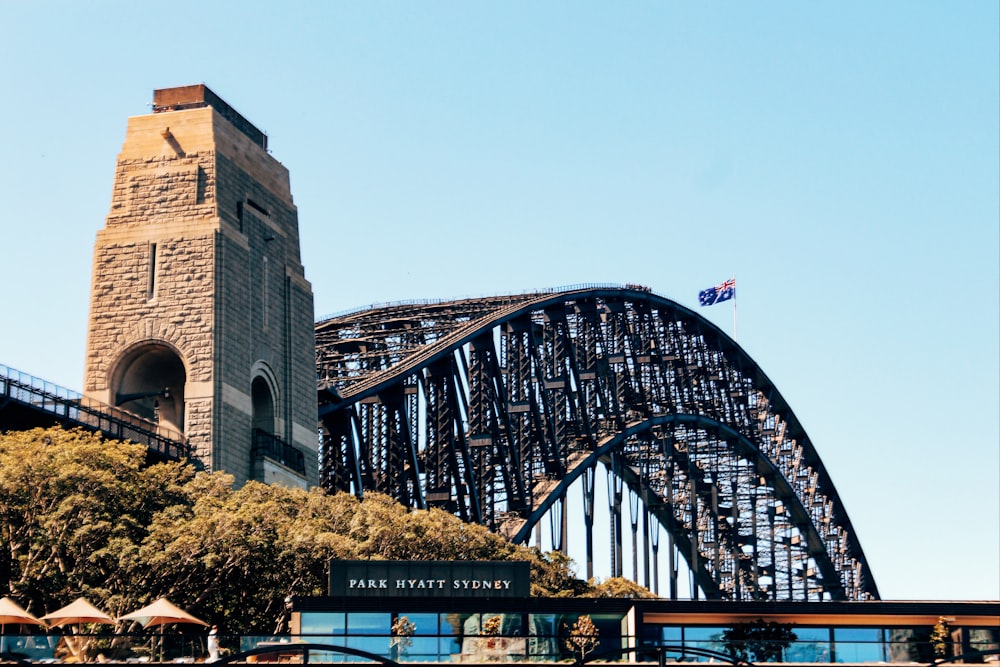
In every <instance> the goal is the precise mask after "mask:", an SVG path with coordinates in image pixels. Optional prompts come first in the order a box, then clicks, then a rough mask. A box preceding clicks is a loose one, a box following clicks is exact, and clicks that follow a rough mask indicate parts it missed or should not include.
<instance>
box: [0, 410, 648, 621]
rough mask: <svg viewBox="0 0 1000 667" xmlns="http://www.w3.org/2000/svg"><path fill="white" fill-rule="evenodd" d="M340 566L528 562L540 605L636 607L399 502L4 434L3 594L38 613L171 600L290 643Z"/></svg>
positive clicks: (559, 565) (564, 561) (108, 446)
mask: <svg viewBox="0 0 1000 667" xmlns="http://www.w3.org/2000/svg"><path fill="white" fill-rule="evenodd" d="M331 558H342V559H368V558H371V559H386V560H405V559H412V560H524V561H528V562H529V563H530V566H531V579H532V594H533V595H543V596H559V595H582V594H592V595H605V596H628V597H634V596H636V591H635V590H633V589H632V588H631V587H622V586H618V585H614V586H608V585H605V586H603V587H598V588H596V589H595V588H592V587H591V586H589V585H588V584H586V583H585V582H583V581H581V580H580V579H578V578H577V577H576V576H575V575H574V573H573V563H572V561H571V560H569V558H568V557H566V556H565V555H564V554H561V553H559V552H547V553H543V552H541V551H539V550H538V549H534V548H528V547H523V546H518V545H515V544H512V543H510V542H508V541H506V540H504V539H503V538H502V537H500V536H498V535H496V534H494V533H491V532H490V531H489V530H487V529H486V528H484V527H482V526H478V525H474V524H468V523H465V522H463V521H461V520H460V519H458V518H457V517H455V516H453V515H451V514H448V513H447V512H444V511H442V510H437V509H431V510H426V511H424V510H409V509H408V508H406V507H404V506H403V505H401V504H399V503H397V502H396V501H395V500H393V499H392V498H390V497H388V496H384V495H379V494H371V493H370V494H366V496H365V499H364V500H363V501H362V500H359V499H358V498H356V497H355V496H353V495H350V494H343V493H341V494H333V495H330V494H327V493H325V492H323V491H322V490H320V489H314V490H311V491H304V490H300V489H290V488H286V487H283V486H268V485H264V484H261V483H257V482H249V483H247V484H245V485H244V486H242V487H240V488H234V486H233V479H232V477H231V476H229V475H226V474H224V473H219V472H215V473H206V472H196V471H195V469H194V468H193V466H191V465H188V464H183V463H164V464H155V465H147V464H146V451H145V448H144V447H142V446H141V445H133V444H128V443H122V442H117V441H109V440H104V439H102V438H101V437H100V436H98V435H94V434H91V433H87V432H84V431H81V430H63V429H61V428H58V427H56V428H51V429H35V430H32V431H24V432H11V433H7V434H3V435H0V586H2V587H3V588H4V589H5V591H4V594H9V595H11V596H13V597H15V598H17V599H19V600H21V601H22V602H24V603H26V606H27V608H28V609H29V611H32V612H33V613H36V614H39V615H41V614H45V613H47V612H50V611H53V610H55V609H56V608H58V607H60V606H62V605H64V604H66V603H68V602H70V601H72V600H73V599H75V598H76V597H79V596H81V595H83V596H86V597H87V598H88V599H90V600H91V601H93V602H95V604H99V605H101V606H103V608H104V609H106V610H107V611H108V612H109V613H110V614H112V615H114V616H120V615H122V614H125V613H127V612H129V611H132V610H134V609H136V608H138V607H140V606H142V605H144V604H147V603H149V602H152V601H153V600H155V599H156V598H158V597H162V596H166V597H168V598H170V599H171V600H172V601H174V602H175V603H177V604H179V605H180V606H182V607H184V608H186V609H188V610H189V611H191V612H192V613H194V614H195V615H197V616H199V617H200V618H203V619H204V620H206V621H210V622H213V623H218V624H220V625H222V626H223V627H225V628H226V630H227V631H228V632H233V633H254V632H257V633H271V632H280V631H283V630H285V624H286V623H287V620H288V619H287V618H286V616H285V614H286V611H285V606H284V600H285V598H286V597H287V596H290V595H306V596H308V595H322V594H324V593H325V592H326V586H327V564H328V562H329V560H330V559H331Z"/></svg>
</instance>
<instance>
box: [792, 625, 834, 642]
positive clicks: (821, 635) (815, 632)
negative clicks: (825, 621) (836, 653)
mask: <svg viewBox="0 0 1000 667" xmlns="http://www.w3.org/2000/svg"><path fill="white" fill-rule="evenodd" d="M792 632H794V633H795V637H796V638H797V639H798V641H806V642H828V641H830V628H804V627H801V626H798V625H796V626H793V627H792Z"/></svg>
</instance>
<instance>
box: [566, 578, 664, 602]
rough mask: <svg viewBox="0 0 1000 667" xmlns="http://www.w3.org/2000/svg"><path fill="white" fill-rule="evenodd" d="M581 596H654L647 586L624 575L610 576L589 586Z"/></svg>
mask: <svg viewBox="0 0 1000 667" xmlns="http://www.w3.org/2000/svg"><path fill="white" fill-rule="evenodd" d="M582 597H588V598H655V597H656V596H655V595H653V593H651V592H650V591H649V589H648V588H646V587H644V586H640V585H639V584H637V583H635V582H634V581H632V580H630V579H625V578H624V577H610V578H608V579H605V580H604V581H601V582H599V583H597V584H594V585H592V586H591V590H589V591H587V592H585V593H584V594H583V595H582Z"/></svg>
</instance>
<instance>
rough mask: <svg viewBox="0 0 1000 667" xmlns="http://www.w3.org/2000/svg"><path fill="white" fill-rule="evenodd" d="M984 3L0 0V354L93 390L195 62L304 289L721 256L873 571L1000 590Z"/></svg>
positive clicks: (589, 275)
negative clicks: (237, 132) (109, 292)
mask: <svg viewBox="0 0 1000 667" xmlns="http://www.w3.org/2000/svg"><path fill="white" fill-rule="evenodd" d="M998 8H1000V3H997V2H995V1H993V0H958V1H956V2H939V1H936V0H935V1H933V2H925V1H919V0H905V1H880V2H861V1H848V2H767V1H762V2H739V3H737V2H725V3H723V2H704V3H694V2H680V1H676V2H674V1H666V0H664V1H657V2H646V1H637V2H629V3H605V2H588V1H580V2H557V1H554V2H517V1H514V2H508V1H505V2H378V1H375V2H353V3H346V2H333V1H331V2H309V3H306V2H297V1H295V0H291V1H284V2H280V3H278V2H274V3H261V2H253V1H249V0H241V1H239V2H219V1H215V2H213V1H206V0H198V1H197V2H192V1H187V0H177V1H174V2H170V3H150V2H134V1H129V2H117V1H115V2H112V1H102V2H87V3H84V2H70V1H68V0H67V1H66V2H47V1H45V0H32V1H31V2H27V1H25V2H14V1H13V0H0V91H2V92H0V95H2V103H0V128H2V130H0V131H2V133H3V153H2V155H3V158H2V162H0V196H2V201H3V208H2V212H0V230H2V236H0V248H2V255H0V258H2V259H0V266H2V267H3V274H4V286H5V289H4V294H3V308H2V310H0V313H2V318H3V319H2V326H0V364H6V365H8V366H12V367H15V368H17V369H20V370H22V371H25V372H28V373H31V374H33V375H36V376H39V377H42V378H44V379H47V380H50V381H52V382H55V383H57V384H60V385H63V386H67V387H69V388H71V389H76V390H79V389H80V388H81V387H82V377H83V362H84V358H83V357H84V348H85V338H86V319H87V309H88V299H89V282H90V271H91V256H92V247H93V242H94V238H95V234H96V233H97V231H98V230H99V229H100V228H101V227H102V226H103V224H104V218H105V216H106V215H107V213H108V208H109V203H110V195H111V185H112V178H113V174H114V166H115V159H116V155H117V153H118V151H119V150H120V148H121V144H122V141H123V139H124V136H125V125H126V119H127V117H129V116H134V115H142V114H145V113H148V112H149V103H150V102H151V101H152V91H153V89H155V88H165V87H170V86H177V85H187V84H193V83H205V84H207V85H208V86H209V87H211V88H212V89H213V90H214V91H215V92H216V93H218V94H219V95H220V96H221V97H223V98H224V99H225V100H227V101H228V102H229V103H230V104H231V105H232V106H234V107H235V108H236V109H238V110H239V111H240V112H241V113H243V115H245V116H246V117H247V118H248V119H249V120H250V121H251V122H253V123H255V124H256V125H257V126H258V127H260V128H261V129H263V130H264V131H265V132H267V133H268V135H269V141H270V146H271V149H272V152H273V154H274V156H275V157H276V158H277V159H278V160H280V161H281V162H282V163H283V164H285V165H286V166H287V167H288V168H289V170H290V172H291V178H292V191H293V194H294V197H295V201H296V204H297V205H298V209H299V224H300V229H301V235H302V239H303V246H304V247H303V261H304V264H305V268H306V276H307V278H308V279H309V280H310V281H311V282H312V285H313V289H314V292H315V296H316V315H317V318H319V317H321V316H322V315H324V314H328V313H333V312H336V311H340V310H343V309H346V308H351V307H355V306H361V305H364V304H367V303H373V302H384V301H394V300H401V299H419V298H441V297H453V296H467V295H483V294H498V293H505V292H516V291H524V290H528V289H532V288H537V287H554V286H559V285H566V284H571V283H579V282H620V283H625V282H632V283H642V284H645V285H648V286H649V287H651V288H652V289H653V290H654V291H655V292H657V293H659V294H661V295H663V296H666V297H668V298H671V299H674V300H675V301H677V302H679V303H681V304H683V305H686V306H689V307H691V308H695V309H698V308H699V307H698V305H697V293H698V291H699V290H700V289H703V288H706V287H709V286H711V285H714V284H716V283H718V282H721V281H722V280H724V279H726V278H729V277H731V276H735V277H736V279H737V281H738V289H737V294H738V299H737V301H738V340H739V343H740V344H741V345H742V346H743V347H744V348H745V349H746V351H747V352H748V353H749V354H750V355H751V356H752V357H753V358H754V359H755V360H756V361H757V362H758V363H759V364H760V365H761V367H762V368H763V369H764V371H765V372H766V373H767V374H768V376H769V377H770V378H771V379H772V380H773V381H774V383H775V384H776V385H777V386H778V388H779V389H780V390H781V392H782V394H783V395H784V396H785V398H786V399H787V400H788V401H789V402H790V404H791V406H792V409H793V410H794V411H795V413H796V415H797V416H798V417H799V419H800V420H801V422H802V423H803V424H804V426H805V428H806V430H807V431H808V433H809V435H810V437H811V438H812V440H813V442H814V443H815V445H816V447H817V449H818V450H819V452H820V455H821V456H822V457H823V460H824V462H825V464H826V465H827V467H828V469H829V470H830V473H831V475H832V477H833V479H834V481H835V483H836V485H837V488H838V491H839V492H840V495H841V497H842V498H843V500H844V502H845V504H846V507H847V510H848V512H849V514H850V515H851V518H852V520H853V522H854V524H855V526H856V528H857V530H858V533H859V535H860V538H861V541H862V544H863V546H864V548H865V550H866V553H867V556H868V559H869V561H870V562H871V565H872V567H873V569H874V572H875V575H876V580H877V582H878V584H879V586H880V588H881V591H882V594H883V597H885V598H892V599H949V598H950V599H1000V580H998V577H1000V496H998V487H1000V432H998V428H1000V407H998V406H1000V395H998V393H1000V392H998V385H1000V380H998V377H1000V359H998V350H1000V312H998V311H1000V296H998V294H1000V194H998V187H1000V186H998V183H1000V157H998V156H1000V128H998V124H1000V121H998V118H1000V103H998V98H1000V93H998V81H1000V71H998V70H1000V47H998V33H1000V15H998V14H1000V9H998ZM699 312H701V313H702V314H704V315H705V316H707V317H708V318H709V319H711V320H712V321H714V322H715V323H716V324H718V325H719V326H721V327H723V329H724V330H726V331H727V332H730V333H731V334H732V333H733V317H732V310H731V309H730V308H728V307H727V306H726V305H718V306H715V307H712V308H701V309H699Z"/></svg>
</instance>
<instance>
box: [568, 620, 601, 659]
mask: <svg viewBox="0 0 1000 667" xmlns="http://www.w3.org/2000/svg"><path fill="white" fill-rule="evenodd" d="M599 634H600V633H599V632H598V630H597V626H596V625H594V620H593V619H592V618H591V617H590V616H589V615H588V614H584V615H583V616H581V617H579V618H578V619H576V623H574V624H573V626H572V627H571V628H570V629H569V635H568V636H567V637H566V639H565V640H564V642H563V645H564V646H565V647H566V650H567V651H569V652H570V653H571V654H573V657H574V658H576V659H577V660H583V659H584V658H586V657H587V656H588V655H589V654H591V653H593V652H594V650H595V649H596V648H597V646H598V645H599V644H600V642H601V640H600V637H599Z"/></svg>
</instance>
